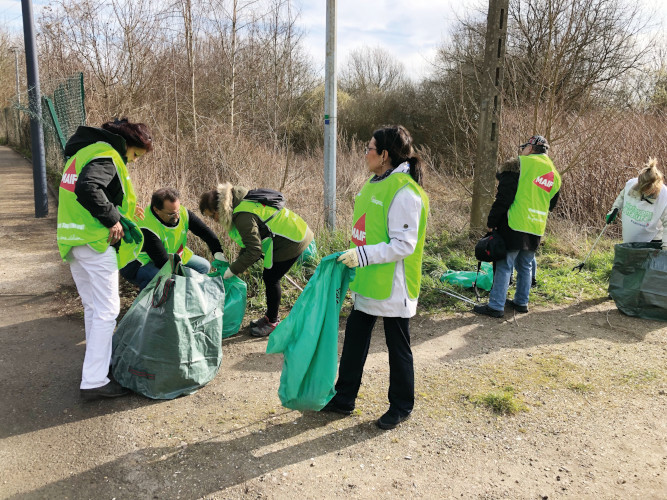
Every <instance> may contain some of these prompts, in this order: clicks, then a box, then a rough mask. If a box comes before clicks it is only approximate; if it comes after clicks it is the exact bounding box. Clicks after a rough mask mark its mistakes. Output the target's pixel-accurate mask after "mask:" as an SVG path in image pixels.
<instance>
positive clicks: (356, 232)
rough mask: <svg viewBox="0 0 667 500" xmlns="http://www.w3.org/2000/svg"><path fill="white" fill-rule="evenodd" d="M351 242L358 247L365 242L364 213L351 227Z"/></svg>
mask: <svg viewBox="0 0 667 500" xmlns="http://www.w3.org/2000/svg"><path fill="white" fill-rule="evenodd" d="M352 242H353V243H354V244H355V245H357V246H358V247H360V246H362V245H365V244H366V214H364V215H362V216H361V217H359V220H358V221H357V222H356V223H355V225H354V227H353V228H352Z"/></svg>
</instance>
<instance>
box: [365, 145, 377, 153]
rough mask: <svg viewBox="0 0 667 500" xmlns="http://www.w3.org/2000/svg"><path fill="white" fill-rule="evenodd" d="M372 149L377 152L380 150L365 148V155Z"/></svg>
mask: <svg viewBox="0 0 667 500" xmlns="http://www.w3.org/2000/svg"><path fill="white" fill-rule="evenodd" d="M371 149H373V150H375V151H377V150H378V148H369V147H368V146H366V147H365V148H364V154H365V155H367V154H368V152H369V151H370V150H371Z"/></svg>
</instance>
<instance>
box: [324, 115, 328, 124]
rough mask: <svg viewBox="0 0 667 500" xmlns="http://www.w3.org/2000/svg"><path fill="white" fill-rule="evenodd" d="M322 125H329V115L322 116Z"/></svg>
mask: <svg viewBox="0 0 667 500" xmlns="http://www.w3.org/2000/svg"><path fill="white" fill-rule="evenodd" d="M324 124H325V125H329V115H324Z"/></svg>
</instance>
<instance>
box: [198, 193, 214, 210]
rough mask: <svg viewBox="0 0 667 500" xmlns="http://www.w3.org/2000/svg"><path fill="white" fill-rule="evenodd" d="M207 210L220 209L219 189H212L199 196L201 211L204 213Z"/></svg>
mask: <svg viewBox="0 0 667 500" xmlns="http://www.w3.org/2000/svg"><path fill="white" fill-rule="evenodd" d="M206 210H210V211H211V212H217V211H218V191H217V189H211V190H210V191H206V192H205V193H203V194H202V195H201V196H200V197H199V211H200V212H201V213H202V214H203V213H204V212H205V211H206Z"/></svg>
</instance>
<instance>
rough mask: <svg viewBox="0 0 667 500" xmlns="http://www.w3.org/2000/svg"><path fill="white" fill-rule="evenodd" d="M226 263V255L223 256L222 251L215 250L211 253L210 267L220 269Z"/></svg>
mask: <svg viewBox="0 0 667 500" xmlns="http://www.w3.org/2000/svg"><path fill="white" fill-rule="evenodd" d="M228 265H229V261H228V260H227V257H225V254H224V253H222V252H215V254H213V262H211V267H213V268H215V269H222V268H224V267H225V266H228Z"/></svg>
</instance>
